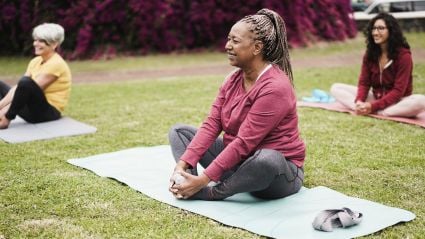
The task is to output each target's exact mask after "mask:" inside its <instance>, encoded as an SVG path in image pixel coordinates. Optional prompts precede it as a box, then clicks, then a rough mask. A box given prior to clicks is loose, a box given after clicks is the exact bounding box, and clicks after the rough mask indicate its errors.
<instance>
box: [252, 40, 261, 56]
mask: <svg viewBox="0 0 425 239" xmlns="http://www.w3.org/2000/svg"><path fill="white" fill-rule="evenodd" d="M263 47H264V44H263V42H262V41H258V40H255V42H254V52H253V54H254V56H256V55H259V54H261V52H262V51H263Z"/></svg>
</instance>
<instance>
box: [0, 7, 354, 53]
mask: <svg viewBox="0 0 425 239" xmlns="http://www.w3.org/2000/svg"><path fill="white" fill-rule="evenodd" d="M265 7H266V8H269V9H272V10H274V11H276V12H278V13H279V14H281V16H282V17H283V18H284V20H285V22H286V26H287V32H288V40H289V43H290V45H291V46H293V47H297V46H305V45H308V44H310V43H312V42H315V41H322V40H325V41H341V40H344V39H347V38H352V37H354V36H355V35H356V33H357V31H356V27H355V23H354V22H353V21H352V20H351V19H350V18H349V17H348V14H349V13H350V12H351V11H352V10H351V6H350V0H268V1H262V0H244V1H241V2H237V1H234V2H229V1H225V0H93V1H83V0H62V1H56V0H43V1H30V0H0V54H2V55H5V54H8V55H11V54H13V55H17V54H24V55H29V54H31V52H32V39H31V31H32V28H33V27H35V26H36V25H38V24H41V23H43V22H55V23H59V24H61V25H62V26H63V27H64V28H65V32H66V36H65V42H64V43H63V44H62V46H61V52H62V54H63V55H64V56H65V57H66V58H68V59H80V58H100V57H105V56H106V57H113V56H115V55H116V54H118V53H119V54H130V55H138V54H146V53H149V52H170V51H179V50H193V49H199V48H211V47H216V48H223V46H224V43H225V40H226V37H227V34H228V31H229V30H230V28H231V26H232V25H233V24H234V23H235V22H236V21H237V20H239V19H240V18H242V17H243V16H245V15H248V14H253V13H255V12H256V11H258V10H259V9H261V8H265Z"/></svg>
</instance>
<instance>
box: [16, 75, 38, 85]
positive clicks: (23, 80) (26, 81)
mask: <svg viewBox="0 0 425 239" xmlns="http://www.w3.org/2000/svg"><path fill="white" fill-rule="evenodd" d="M34 84H36V83H35V82H34V81H33V80H32V79H31V77H28V76H23V77H22V78H21V79H20V80H19V81H18V85H17V87H20V88H32V87H34Z"/></svg>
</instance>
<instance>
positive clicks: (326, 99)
mask: <svg viewBox="0 0 425 239" xmlns="http://www.w3.org/2000/svg"><path fill="white" fill-rule="evenodd" d="M302 99H303V101H304V102H319V103H332V102H335V98H334V97H332V96H331V95H330V94H328V93H327V92H326V91H323V90H319V89H314V90H313V92H312V97H303V98H302Z"/></svg>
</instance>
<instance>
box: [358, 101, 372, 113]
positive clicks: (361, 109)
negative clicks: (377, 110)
mask: <svg viewBox="0 0 425 239" xmlns="http://www.w3.org/2000/svg"><path fill="white" fill-rule="evenodd" d="M355 112H356V114H358V115H367V114H370V113H371V112H372V105H371V104H370V103H369V102H362V101H357V102H356V109H355Z"/></svg>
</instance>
